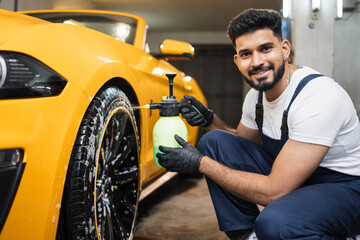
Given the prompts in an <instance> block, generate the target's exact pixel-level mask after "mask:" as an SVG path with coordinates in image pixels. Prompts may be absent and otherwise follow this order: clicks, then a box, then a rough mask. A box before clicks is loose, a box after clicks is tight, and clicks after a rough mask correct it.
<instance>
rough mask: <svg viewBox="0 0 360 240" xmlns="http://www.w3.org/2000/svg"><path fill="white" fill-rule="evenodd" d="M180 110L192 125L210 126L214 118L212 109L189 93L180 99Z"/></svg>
mask: <svg viewBox="0 0 360 240" xmlns="http://www.w3.org/2000/svg"><path fill="white" fill-rule="evenodd" d="M180 112H181V115H182V117H183V118H185V119H186V121H187V122H188V123H189V124H190V125H191V126H202V127H208V126H209V125H210V124H211V123H212V121H213V119H214V113H213V111H212V110H210V109H208V108H207V107H205V105H204V104H202V103H201V102H200V101H199V100H197V99H196V98H194V97H193V96H189V95H185V96H184V98H183V99H182V100H181V101H180Z"/></svg>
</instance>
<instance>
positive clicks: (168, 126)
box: [148, 73, 188, 167]
mask: <svg viewBox="0 0 360 240" xmlns="http://www.w3.org/2000/svg"><path fill="white" fill-rule="evenodd" d="M166 76H167V77H168V79H169V96H167V97H166V99H164V100H162V101H160V103H150V104H149V105H148V108H150V109H159V113H160V119H159V120H158V121H157V122H156V124H155V126H154V129H153V146H154V148H153V150H154V158H155V161H156V164H157V165H158V166H159V167H162V166H161V165H160V164H159V163H158V158H157V157H156V154H157V153H159V152H161V151H160V150H159V146H160V145H161V146H166V147H181V146H180V145H179V144H178V143H177V141H176V140H175V138H174V136H175V134H177V135H179V136H180V137H182V138H183V139H184V140H185V141H187V137H188V134H187V128H186V125H185V123H184V122H183V120H181V118H180V117H179V109H180V103H179V101H178V100H177V99H176V97H175V96H173V86H174V78H175V76H176V73H167V74H166Z"/></svg>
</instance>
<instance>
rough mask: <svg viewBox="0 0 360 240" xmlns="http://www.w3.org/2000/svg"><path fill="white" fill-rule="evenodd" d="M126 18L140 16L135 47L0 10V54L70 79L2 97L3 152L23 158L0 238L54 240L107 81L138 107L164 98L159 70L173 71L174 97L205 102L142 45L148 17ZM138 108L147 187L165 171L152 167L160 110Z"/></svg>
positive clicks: (195, 89) (184, 79) (193, 134)
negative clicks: (93, 108) (43, 91)
mask: <svg viewBox="0 0 360 240" xmlns="http://www.w3.org/2000/svg"><path fill="white" fill-rule="evenodd" d="M74 11H75V12H82V11H83V10H74ZM35 12H40V11H33V13H35ZM45 12H51V11H45ZM61 12H63V11H61ZM83 12H89V11H83ZM91 12H97V13H100V14H119V13H115V12H113V13H111V12H104V11H91ZM27 13H29V12H27ZM121 14H123V13H121ZM123 15H128V16H131V17H134V18H136V19H138V25H137V28H138V30H137V31H136V37H135V41H134V45H131V44H127V43H123V42H120V41H118V40H116V39H115V38H113V37H111V36H108V35H106V34H104V33H100V32H97V31H95V30H91V29H88V28H85V27H81V26H74V25H68V24H62V23H50V22H47V21H44V20H40V19H37V18H34V17H30V16H26V15H23V14H20V13H14V12H10V11H6V10H0V31H1V33H2V34H1V35H0V51H1V52H3V51H5V52H17V53H21V54H25V55H27V56H30V57H32V58H34V59H36V60H38V61H39V62H42V63H44V64H45V65H46V66H48V67H49V68H50V69H52V70H54V71H55V72H57V73H58V74H60V75H61V76H62V77H64V78H65V79H66V80H67V81H68V83H67V85H66V87H65V88H64V90H63V91H62V92H61V94H60V95H58V96H52V97H42V98H25V99H5V100H3V99H0V112H1V116H2V117H1V118H0V139H1V140H0V150H1V149H12V148H20V149H23V150H24V158H23V162H25V163H26V167H25V170H24V173H23V176H22V178H21V181H20V184H19V187H18V189H17V192H16V195H15V198H14V201H13V204H12V206H11V209H10V212H9V214H8V216H7V219H6V222H5V224H4V226H3V229H2V232H1V235H0V240H3V239H4V240H7V239H39V240H41V239H43V240H48V239H55V235H56V230H57V225H58V219H59V213H60V208H61V200H62V195H63V190H64V182H65V179H66V173H67V168H68V164H69V160H70V156H71V152H72V149H73V145H74V142H75V139H76V136H77V132H78V130H79V126H80V123H81V121H82V119H83V116H84V114H85V111H86V109H87V108H88V106H89V104H90V103H91V101H92V99H93V98H94V96H95V95H96V94H97V93H98V92H99V90H100V89H101V88H102V87H103V86H104V85H106V84H107V83H108V82H109V81H114V82H121V83H124V82H125V83H126V84H127V85H128V86H130V89H126V90H129V91H130V90H131V93H130V92H125V93H126V94H133V95H134V96H136V99H133V100H134V102H132V103H133V104H134V106H135V105H136V106H143V105H145V104H148V103H150V101H153V102H159V101H160V100H162V96H167V95H168V79H167V78H166V76H165V75H164V74H165V73H167V72H176V73H177V76H176V78H175V81H174V82H175V88H174V95H175V96H176V97H177V98H178V99H179V100H180V99H181V98H182V97H183V95H185V94H189V95H194V96H196V97H197V98H198V99H199V100H200V101H202V102H204V103H206V100H205V97H204V96H203V94H202V92H201V90H200V88H199V86H198V85H197V83H196V81H195V80H194V79H192V78H191V77H188V76H186V75H185V74H184V73H182V72H181V71H179V70H177V69H176V68H174V67H173V66H172V65H171V64H169V63H168V62H166V61H164V60H159V59H157V58H155V57H153V56H152V55H150V54H149V53H147V52H146V51H144V50H143V48H144V45H145V44H144V43H145V39H144V38H145V35H146V34H145V31H146V21H145V20H144V19H143V18H141V17H138V16H135V15H131V14H123ZM1 52H0V54H1ZM120 86H122V85H120ZM123 91H125V90H123ZM135 111H138V113H139V122H138V123H137V124H138V127H139V129H140V138H141V153H140V156H141V159H140V186H144V185H145V184H146V183H148V182H150V181H151V180H153V179H154V178H155V177H157V176H159V175H160V174H162V173H163V172H164V171H165V170H164V169H160V168H158V167H157V166H156V164H155V161H154V157H153V152H152V148H153V146H152V129H153V126H154V125H155V123H156V121H157V120H158V119H159V114H158V111H157V110H152V114H151V115H150V111H149V110H147V109H139V110H135ZM187 127H188V135H189V142H190V143H191V144H193V145H194V144H195V142H196V137H197V130H198V128H194V127H190V126H189V125H188V124H187Z"/></svg>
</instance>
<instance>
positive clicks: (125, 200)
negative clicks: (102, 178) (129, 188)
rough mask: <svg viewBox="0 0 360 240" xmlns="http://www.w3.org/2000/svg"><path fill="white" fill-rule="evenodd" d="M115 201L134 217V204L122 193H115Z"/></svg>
mask: <svg viewBox="0 0 360 240" xmlns="http://www.w3.org/2000/svg"><path fill="white" fill-rule="evenodd" d="M116 201H119V204H121V205H123V206H124V207H125V208H126V209H127V210H129V212H131V214H132V215H135V208H136V206H135V204H134V203H132V201H131V200H130V199H129V198H128V197H127V196H126V195H124V194H123V193H122V192H117V195H116Z"/></svg>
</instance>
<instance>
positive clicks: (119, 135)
mask: <svg viewBox="0 0 360 240" xmlns="http://www.w3.org/2000/svg"><path fill="white" fill-rule="evenodd" d="M128 118H129V116H128V115H127V114H123V117H122V119H121V120H123V121H120V123H119V122H118V125H117V128H116V131H115V133H114V135H112V136H114V137H113V139H114V141H115V146H114V148H113V149H112V150H111V149H110V150H111V155H110V157H109V158H107V161H106V162H107V163H109V162H111V161H113V160H114V158H115V156H116V154H117V153H118V151H119V147H120V145H121V143H122V139H123V136H124V134H125V128H126V125H127V122H128Z"/></svg>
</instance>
